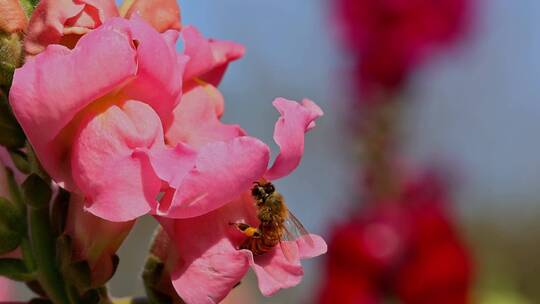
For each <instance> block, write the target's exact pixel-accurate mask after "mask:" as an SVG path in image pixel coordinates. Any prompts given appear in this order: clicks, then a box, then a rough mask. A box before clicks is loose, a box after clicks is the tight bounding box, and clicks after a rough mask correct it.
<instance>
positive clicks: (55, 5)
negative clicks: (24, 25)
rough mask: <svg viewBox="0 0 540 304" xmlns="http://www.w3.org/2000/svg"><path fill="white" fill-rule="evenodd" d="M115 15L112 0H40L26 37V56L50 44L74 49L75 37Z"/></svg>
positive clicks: (39, 51)
mask: <svg viewBox="0 0 540 304" xmlns="http://www.w3.org/2000/svg"><path fill="white" fill-rule="evenodd" d="M116 16H118V10H117V8H116V5H115V4H114V1H112V0H83V1H74V0H43V1H40V3H39V5H38V6H37V7H36V9H35V11H34V13H33V14H32V17H31V18H30V22H29V25H28V30H27V36H26V39H25V51H26V53H27V55H30V56H34V55H37V54H39V53H41V52H42V51H44V50H45V47H46V46H47V45H49V44H62V45H65V46H67V47H69V48H73V47H74V46H75V44H76V43H77V41H78V39H79V38H80V37H81V36H82V35H84V34H86V33H88V32H89V31H91V30H93V29H95V28H97V27H99V26H100V25H101V24H103V23H104V22H105V20H107V19H109V18H111V17H116Z"/></svg>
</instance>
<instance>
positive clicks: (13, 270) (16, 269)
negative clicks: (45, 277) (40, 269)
mask: <svg viewBox="0 0 540 304" xmlns="http://www.w3.org/2000/svg"><path fill="white" fill-rule="evenodd" d="M0 276H4V277H7V278H9V279H11V280H15V281H22V282H28V281H32V280H35V279H36V277H35V274H33V273H31V272H30V271H28V269H27V268H26V265H25V263H24V261H23V260H19V259H9V258H5V259H0Z"/></svg>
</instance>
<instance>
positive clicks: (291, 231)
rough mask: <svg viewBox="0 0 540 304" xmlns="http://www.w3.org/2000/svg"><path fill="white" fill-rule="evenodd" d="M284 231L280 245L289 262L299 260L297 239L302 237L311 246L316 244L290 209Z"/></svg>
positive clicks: (284, 223)
mask: <svg viewBox="0 0 540 304" xmlns="http://www.w3.org/2000/svg"><path fill="white" fill-rule="evenodd" d="M283 231H284V232H283V235H282V236H281V240H280V242H279V245H280V247H281V250H282V251H283V255H285V258H287V260H289V262H294V261H296V260H297V256H298V246H297V245H296V240H297V239H298V238H301V237H302V238H304V240H305V241H306V243H307V244H308V245H309V246H311V247H313V246H315V245H314V244H315V242H314V241H313V239H312V238H311V237H310V236H309V232H308V231H307V229H306V228H305V227H304V225H302V223H301V222H300V220H299V219H298V218H297V217H296V216H295V215H294V214H293V213H292V212H290V211H289V215H288V216H287V218H286V219H285V221H284V222H283Z"/></svg>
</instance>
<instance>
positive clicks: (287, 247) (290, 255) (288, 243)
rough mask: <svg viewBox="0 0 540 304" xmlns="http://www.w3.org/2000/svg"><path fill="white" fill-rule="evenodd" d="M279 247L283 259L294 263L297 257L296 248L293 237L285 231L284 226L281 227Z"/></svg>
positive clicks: (287, 230)
mask: <svg viewBox="0 0 540 304" xmlns="http://www.w3.org/2000/svg"><path fill="white" fill-rule="evenodd" d="M279 247H281V251H282V252H283V255H284V256H285V258H286V259H287V260H288V261H289V262H292V263H294V262H295V261H296V260H297V257H298V247H297V246H296V242H295V237H294V235H293V234H292V233H291V232H290V231H289V229H287V227H286V226H284V227H283V236H282V237H281V240H279Z"/></svg>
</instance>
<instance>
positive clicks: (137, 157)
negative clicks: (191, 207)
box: [71, 101, 163, 222]
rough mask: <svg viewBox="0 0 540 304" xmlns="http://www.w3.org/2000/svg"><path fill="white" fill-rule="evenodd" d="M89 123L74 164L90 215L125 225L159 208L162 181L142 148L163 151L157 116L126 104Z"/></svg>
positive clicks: (78, 143) (77, 146) (76, 148)
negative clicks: (161, 149) (160, 149)
mask: <svg viewBox="0 0 540 304" xmlns="http://www.w3.org/2000/svg"><path fill="white" fill-rule="evenodd" d="M85 120H86V121H87V124H86V125H85V124H83V127H82V129H81V131H80V132H79V134H78V135H77V136H76V138H75V141H74V147H73V153H72V158H71V164H72V169H73V176H74V179H75V182H76V183H77V186H78V187H79V189H81V191H82V193H83V194H84V196H85V198H86V200H87V206H86V210H88V211H90V212H92V213H93V214H94V215H96V216H99V217H101V218H103V219H106V220H109V221H116V222H122V221H129V220H132V219H135V218H137V217H139V216H141V215H143V214H145V213H148V212H149V211H150V210H151V209H153V208H155V207H156V204H157V202H156V197H157V195H158V193H159V190H160V187H161V181H160V180H159V179H158V177H157V176H156V175H155V173H154V171H153V169H152V167H151V165H150V161H149V160H148V156H147V155H146V154H145V153H144V152H142V151H140V149H141V148H146V149H154V148H158V149H159V148H163V134H162V129H161V122H160V120H159V118H158V116H157V115H156V113H155V112H154V111H153V110H152V108H150V107H149V106H148V105H146V104H144V103H141V102H138V101H127V102H126V103H125V104H124V105H123V106H122V107H118V106H111V107H110V108H108V109H107V110H106V111H104V112H102V113H100V114H97V115H95V116H93V115H92V114H89V115H88V116H87V117H86V118H85Z"/></svg>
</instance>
